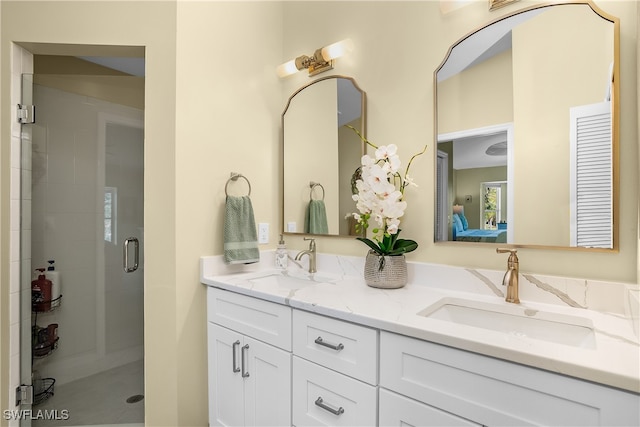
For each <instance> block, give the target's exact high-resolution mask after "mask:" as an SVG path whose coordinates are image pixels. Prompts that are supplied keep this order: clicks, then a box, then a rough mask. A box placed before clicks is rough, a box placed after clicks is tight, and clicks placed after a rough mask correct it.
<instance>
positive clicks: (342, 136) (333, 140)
mask: <svg viewBox="0 0 640 427" xmlns="http://www.w3.org/2000/svg"><path fill="white" fill-rule="evenodd" d="M347 126H352V127H354V128H356V129H358V130H360V131H361V132H363V133H364V126H365V93H364V92H363V91H362V90H361V89H360V88H359V87H358V85H357V84H356V82H355V80H354V79H352V78H350V77H342V76H329V77H325V78H321V79H318V80H315V81H313V82H311V83H310V84H308V85H306V86H304V87H302V88H301V89H299V90H297V91H296V92H295V93H294V94H293V95H292V96H291V97H290V98H289V102H288V103H287V106H286V108H285V110H284V112H283V113H282V128H283V140H282V144H283V148H282V155H283V162H282V164H283V168H284V170H283V191H282V194H283V196H282V197H283V221H284V224H283V230H284V231H285V232H286V233H304V234H320V235H332V236H352V235H355V223H354V220H353V218H352V217H347V214H349V213H352V212H355V202H354V201H353V199H352V198H351V196H352V190H351V188H352V185H351V180H352V177H353V175H354V173H355V171H356V169H357V168H358V167H359V166H360V159H361V157H362V155H363V149H364V146H363V143H362V141H361V140H360V138H359V137H358V135H357V134H356V133H355V132H354V131H353V130H352V129H349V128H348V127H347Z"/></svg>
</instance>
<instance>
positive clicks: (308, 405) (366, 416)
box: [292, 356, 378, 427]
mask: <svg viewBox="0 0 640 427" xmlns="http://www.w3.org/2000/svg"><path fill="white" fill-rule="evenodd" d="M376 391H377V390H376V387H374V386H371V385H369V384H365V383H363V382H361V381H358V380H355V379H353V378H349V377H347V376H345V375H342V374H339V373H337V372H335V371H332V370H330V369H326V368H323V367H322V366H318V365H316V364H315V363H311V362H309V361H307V360H304V359H301V358H299V357H296V356H294V357H293V405H292V407H293V424H294V425H295V426H298V427H302V426H375V425H377V413H378V410H377V396H376V394H377V393H376Z"/></svg>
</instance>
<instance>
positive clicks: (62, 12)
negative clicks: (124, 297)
mask: <svg viewBox="0 0 640 427" xmlns="http://www.w3.org/2000/svg"><path fill="white" fill-rule="evenodd" d="M1 7H2V25H1V31H2V33H1V34H2V57H1V60H2V65H1V67H2V69H1V70H2V73H1V75H2V80H1V86H2V104H3V105H8V103H7V93H8V90H9V86H10V78H9V76H10V73H9V57H8V55H9V54H8V52H9V46H10V44H11V42H13V41H16V42H21V43H26V45H27V46H29V47H28V49H31V50H32V51H34V53H55V52H50V51H49V49H50V48H51V46H42V45H38V44H37V43H55V44H64V45H66V44H93V45H101V44H106V45H138V46H146V61H147V62H146V63H147V68H148V70H153V72H149V73H148V76H147V79H146V87H147V91H146V99H145V101H146V102H145V103H146V106H147V108H146V111H145V127H146V135H145V136H146V150H145V164H146V170H145V182H147V183H148V184H149V185H148V186H147V191H146V200H145V203H146V208H147V209H145V214H146V218H145V219H146V232H147V235H146V236H145V237H146V243H147V251H146V256H147V259H148V260H149V261H148V263H147V265H146V267H147V268H146V282H145V290H146V296H145V298H146V307H147V308H148V310H146V312H145V325H146V328H145V344H146V349H147V354H150V355H151V354H153V357H152V358H150V359H149V360H147V363H146V366H145V369H146V393H145V394H146V400H145V401H146V405H148V407H149V408H153V410H151V411H149V412H148V415H147V421H148V422H149V423H150V424H151V425H161V424H166V425H177V422H178V407H179V398H178V366H179V365H181V363H180V361H179V360H178V347H179V346H178V341H179V340H178V336H177V334H176V333H175V332H173V333H172V331H176V325H177V323H176V312H177V308H176V299H177V298H176V297H177V296H176V286H175V283H176V262H175V259H176V256H175V251H176V245H175V236H176V230H175V228H176V227H175V224H176V221H175V209H174V208H172V206H175V156H174V153H175V116H176V114H175V109H176V102H175V86H176V73H175V61H176V31H175V28H176V5H175V3H172V2H157V3H156V2H66V3H58V2H41V3H40V2H22V1H20V2H10V1H7V2H5V1H3V2H2V5H1ZM151 17H152V19H151ZM32 43H36V44H32ZM63 47H64V46H63ZM40 49H42V51H39V52H38V51H37V50H40ZM1 114H2V115H1V117H0V118H1V121H2V123H9V121H10V120H11V116H12V114H13V112H12V111H10V110H9V109H8V108H6V109H3V110H2V113H1ZM9 137H10V135H9V134H8V130H7V129H6V128H4V127H3V128H2V135H1V142H2V146H3V147H6V146H8V138H9ZM0 161H1V162H2V163H1V167H0V169H1V170H2V171H3V175H2V189H3V191H2V194H6V192H5V191H4V189H5V188H6V187H7V185H8V182H7V179H6V174H5V173H4V171H6V170H7V164H8V163H7V162H8V158H7V156H4V155H3V156H2V157H1V160H0ZM7 212H8V211H7V203H6V197H4V196H3V197H2V211H1V214H0V215H2V218H6V214H7ZM7 224H8V222H6V221H3V222H2V224H1V227H2V229H1V230H0V231H1V233H2V240H1V244H2V247H3V248H5V247H7V242H8V239H7V234H6V233H7V232H6V230H8V225H7ZM5 260H6V257H5V256H4V255H3V257H2V272H1V275H2V277H1V280H0V283H1V285H0V286H2V297H0V299H2V300H4V296H5V295H6V292H7V289H6V286H7V283H8V271H7V269H6V268H5V267H6V261H5ZM3 336H4V335H3ZM2 351H3V355H4V354H5V353H4V352H5V351H6V350H5V347H4V346H3V348H2ZM5 384H6V383H3V384H2V388H3V389H4V388H5Z"/></svg>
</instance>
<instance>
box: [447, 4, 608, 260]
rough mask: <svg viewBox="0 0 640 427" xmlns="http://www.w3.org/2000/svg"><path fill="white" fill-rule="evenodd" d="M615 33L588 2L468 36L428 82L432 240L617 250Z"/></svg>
mask: <svg viewBox="0 0 640 427" xmlns="http://www.w3.org/2000/svg"><path fill="white" fill-rule="evenodd" d="M618 52H619V24H618V20H617V18H614V17H612V16H609V15H607V14H605V13H603V12H602V11H601V10H599V9H598V8H597V7H595V6H594V5H593V4H591V3H588V2H577V3H566V4H557V5H541V6H538V7H533V8H529V9H525V10H522V11H519V12H516V13H514V14H513V15H510V16H506V17H504V18H500V19H499V20H497V21H495V22H493V23H491V24H489V25H487V26H485V27H483V28H481V29H479V30H477V31H475V32H473V33H471V34H469V35H468V36H466V37H464V38H463V39H461V40H460V41H459V42H457V43H456V44H455V45H453V46H452V48H451V49H450V50H449V52H448V54H447V57H446V58H445V60H444V62H443V63H442V65H441V66H440V67H439V68H438V70H437V71H436V73H435V80H436V82H435V92H436V100H435V102H436V121H437V122H436V125H437V143H438V149H437V150H436V151H437V154H436V171H437V172H436V173H437V179H436V199H437V200H436V216H435V217H436V224H435V236H436V237H435V240H436V242H438V241H457V242H489V243H503V244H505V243H506V244H513V245H519V246H536V247H540V246H542V247H549V248H551V247H561V248H566V247H572V248H597V249H615V248H616V247H617V242H616V241H615V237H616V234H617V229H616V221H615V217H616V204H617V192H618V189H617V188H616V185H615V184H616V181H617V173H618V172H617V164H618V160H617V147H618V141H617V138H618V114H619V111H618V110H619V108H618V97H617V93H618V87H617V83H618V81H619V79H618V72H619V71H618V70H619V64H618V62H619V53H618Z"/></svg>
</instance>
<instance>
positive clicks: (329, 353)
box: [207, 287, 640, 427]
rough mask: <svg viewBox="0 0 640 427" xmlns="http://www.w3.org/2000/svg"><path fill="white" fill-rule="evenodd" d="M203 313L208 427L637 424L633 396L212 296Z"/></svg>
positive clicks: (234, 297)
mask: <svg viewBox="0 0 640 427" xmlns="http://www.w3.org/2000/svg"><path fill="white" fill-rule="evenodd" d="M207 304H208V311H207V320H208V324H207V327H208V351H209V355H208V357H209V360H208V362H209V424H210V425H211V426H214V425H215V426H218V425H238V426H242V425H246V426H252V425H261V426H267V425H278V426H288V425H289V426H290V425H293V426H296V427H303V426H322V425H326V426H378V425H379V426H398V427H399V426H404V425H420V426H453V425H455V426H482V425H488V426H505V425H508V426H513V425H518V426H521V425H549V426H571V425H574V426H632V425H635V426H637V425H640V395H638V394H637V393H632V392H627V391H623V390H620V389H615V388H611V387H607V386H604V385H599V384H596V383H593V382H589V381H585V380H580V379H577V378H572V377H567V376H564V375H562V374H556V373H553V372H550V371H546V370H542V369H537V368H532V367H529V366H525V365H521V364H518V363H513V362H508V361H506V360H502V359H497V358H493V357H489V356H484V355H481V354H477V353H473V352H470V351H465V350H459V349H456V348H453V347H448V346H445V345H441V344H435V343H433V342H429V341H424V340H421V339H417V338H412V337H408V336H404V335H400V334H398V333H392V332H387V331H384V330H379V329H375V328H373V327H370V326H364V325H360V324H357V323H353V322H348V321H345V320H341V319H337V318H333V317H328V316H323V315H319V314H316V313H311V312H307V311H304V310H301V309H297V308H295V309H294V308H291V307H290V306H288V305H283V304H278V303H273V302H268V301H265V300H262V299H259V298H254V297H249V296H246V295H242V294H238V293H234V292H233V291H225V290H221V289H218V288H215V287H209V288H208V289H207ZM558 351H562V350H561V349H560V348H559V349H558ZM611 363H615V360H612V361H611Z"/></svg>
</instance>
